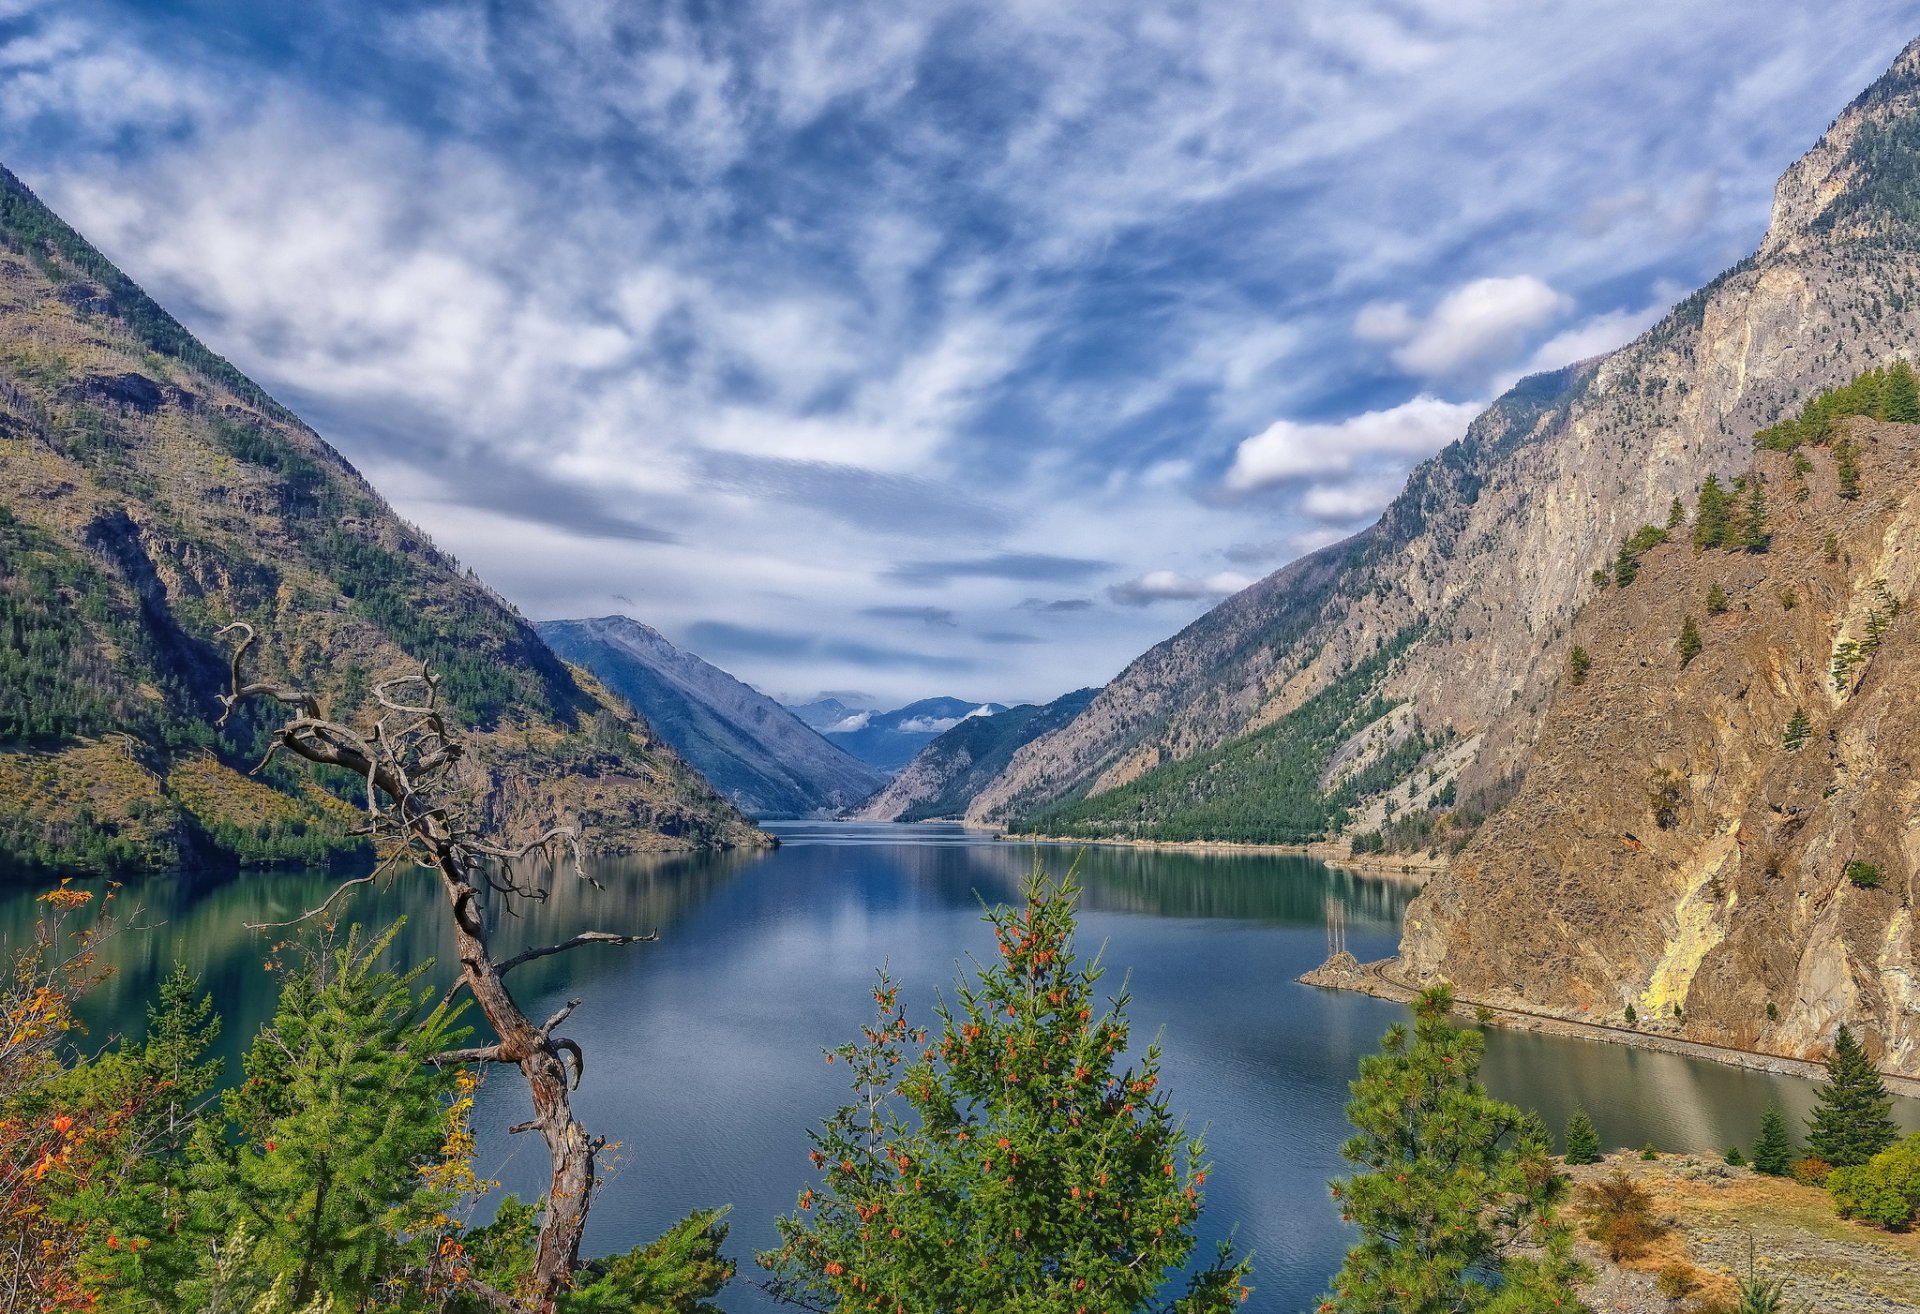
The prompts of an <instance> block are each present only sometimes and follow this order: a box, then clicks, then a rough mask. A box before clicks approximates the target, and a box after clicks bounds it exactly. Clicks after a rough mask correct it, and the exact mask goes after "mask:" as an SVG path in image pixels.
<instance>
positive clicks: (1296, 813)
mask: <svg viewBox="0 0 1920 1314" xmlns="http://www.w3.org/2000/svg"><path fill="white" fill-rule="evenodd" d="M1916 298H1920V43H1917V44H1916V45H1910V46H1909V47H1908V48H1907V49H1906V50H1905V51H1903V52H1902V54H1901V55H1900V57H1899V59H1898V60H1897V61H1896V62H1895V64H1894V66H1893V67H1892V69H1891V70H1890V71H1889V72H1888V73H1887V74H1886V75H1884V76H1883V77H1882V78H1880V79H1879V80H1878V81H1876V82H1875V83H1874V84H1873V86H1871V87H1870V88H1868V89H1867V91H1865V92H1864V93H1863V94H1862V95H1861V96H1860V97H1859V98H1858V99H1856V100H1855V101H1854V102H1853V103H1852V104H1851V105H1849V106H1848V107H1847V108H1846V109H1845V111H1844V112H1843V113H1842V114H1841V115H1840V117H1839V118H1838V119H1837V120H1836V121H1835V122H1834V124H1833V125H1832V126H1831V128H1830V129H1829V130H1828V131H1827V133H1826V134H1825V135H1824V136H1823V137H1822V138H1821V140H1820V142H1819V144H1818V145H1817V146H1816V147H1815V148H1814V149H1813V150H1812V151H1810V152H1809V153H1808V154H1807V155H1806V156H1805V157H1803V158H1802V159H1801V160H1800V161H1799V162H1798V163H1796V164H1795V165H1794V166H1793V167H1792V168H1791V169H1789V170H1788V172H1787V173H1786V175H1785V176H1784V177H1783V178H1782V179H1781V180H1780V183H1779V185H1778V187H1777V189H1776V194H1775V202H1774V209H1773V215H1772V220H1771V226H1770V228H1769V231H1768V233H1767V236H1766V239H1765V242H1764V243H1763V244H1762V246H1761V248H1760V250H1759V251H1758V252H1757V253H1755V254H1754V255H1753V256H1752V257H1750V258H1748V259H1746V260H1743V261H1741V262H1740V263H1739V264H1738V265H1736V266H1735V267H1734V268H1732V269H1730V270H1728V271H1727V272H1726V273H1724V274H1723V275H1721V276H1720V277H1719V278H1716V279H1715V280H1714V281H1713V282H1712V283H1710V284H1709V285H1707V286H1706V287H1704V288H1702V289H1700V290H1699V291H1698V292H1695V293H1694V294H1692V295H1691V296H1689V297H1687V298H1686V299H1685V300H1684V301H1682V302H1681V303H1680V304H1679V305H1678V306H1676V307H1675V308H1674V309H1673V310H1672V312H1670V313H1669V314H1668V315H1667V316H1666V317H1665V318H1664V319H1663V320H1661V321H1660V322H1659V323H1658V324H1656V325H1655V326H1654V327H1653V328H1652V329H1650V330H1648V331H1647V332H1646V333H1645V334H1643V335H1642V336H1641V337H1640V338H1639V339H1638V340H1636V341H1635V342H1633V343H1631V344H1629V345H1628V346H1626V347H1623V348H1621V349H1620V350H1618V351H1615V352H1613V353H1612V354H1610V355H1608V356H1606V357H1604V358H1601V359H1598V360H1595V361H1590V362H1587V363H1584V364H1582V365H1578V366H1574V367H1570V368H1568V369H1565V370H1561V371H1559V372H1557V373H1554V374H1549V375H1541V376H1536V377H1533V378H1530V379H1527V380H1524V381H1522V382H1521V383H1520V384H1519V385H1517V386H1516V387H1515V388H1514V389H1513V390H1512V391H1511V392H1509V393H1508V394H1507V395H1506V396H1504V397H1502V398H1501V399H1500V400H1499V401H1497V402H1496V403H1494V405H1493V406H1492V407H1490V408H1489V409H1488V410H1487V412H1486V413H1485V414H1483V415H1482V416H1481V417H1480V418H1479V419H1478V420H1477V421H1476V422H1475V423H1474V424H1473V425H1472V426H1471V428H1470V429H1469V431H1468V433H1467V435H1466V436H1465V438H1463V439H1462V440H1461V441H1460V442H1458V443H1455V444H1453V445H1452V446H1450V447H1448V448H1447V449H1446V450H1444V451H1443V452H1441V453H1440V454H1439V455H1437V456H1435V457H1434V458H1432V459H1431V460H1429V461H1427V462H1425V463H1424V464H1422V465H1421V466H1420V467H1419V468H1417V469H1416V470H1415V471H1414V472H1413V474H1412V476H1411V477H1410V478H1409V480H1408V483H1407V487H1406V489H1405V490H1404V491H1403V492H1402V493H1401V495H1400V496H1399V497H1398V498H1397V499H1396V500H1395V501H1394V502H1393V504H1392V505H1391V506H1390V507H1389V508H1388V510H1387V511H1386V513H1385V514H1384V515H1383V516H1382V517H1381V519H1380V520H1379V521H1378V522H1377V523H1376V524H1375V525H1373V526H1372V527H1371V528H1369V529H1368V530H1366V531H1364V532H1363V533H1361V534H1359V535H1357V536H1355V537H1354V538H1352V539H1349V540H1348V541H1346V542H1343V543H1340V544H1337V545H1335V546H1333V547H1329V548H1326V549H1323V550H1322V551H1320V552H1317V553H1315V554H1313V555H1311V556H1309V557H1306V558H1304V559H1302V560H1300V561H1298V562H1295V563H1294V564H1292V565H1290V566H1288V567H1287V568H1285V569H1283V570H1281V571H1279V572H1277V573H1276V574H1274V575H1272V576H1269V577H1268V578H1267V579H1265V580H1262V581H1261V582H1259V583H1257V584H1255V585H1254V586H1252V587H1251V588H1249V589H1247V590H1245V591H1243V592H1242V593H1240V594H1238V595H1236V596H1235V597H1233V598H1231V599H1229V600H1227V601H1226V602H1224V603H1222V604H1221V605H1220V606H1219V607H1217V608H1215V609H1214V610H1213V611H1211V612H1209V613H1208V614H1207V615H1205V616H1203V617H1202V618H1200V619H1199V620H1198V621H1196V622H1194V624H1192V625H1191V626H1189V627H1188V628H1187V629H1186V630H1184V631H1182V632H1181V633H1180V634H1178V635H1176V636H1174V637H1173V638H1171V639H1169V640H1167V641H1166V642H1164V643H1162V644H1160V645H1158V646H1157V647H1155V648H1153V649H1152V650H1150V651H1149V652H1147V653H1146V654H1144V655H1143V656H1142V657H1140V658H1139V659H1138V660H1136V661H1135V662H1134V663H1133V664H1132V665H1131V666H1129V667H1128V668H1127V669H1126V670H1125V671H1124V672H1122V673H1121V675H1120V676H1119V677H1118V678H1116V679H1115V680H1114V681H1113V683H1112V684H1110V685H1108V686H1107V687H1106V688H1105V689H1104V690H1102V692H1101V693H1100V695H1099V696H1098V697H1097V698H1095V699H1094V701H1093V702H1092V704H1090V705H1089V706H1088V708H1087V709H1086V711H1084V712H1082V713H1081V714H1080V715H1079V716H1078V717H1076V718H1075V719H1074V720H1073V721H1072V722H1071V723H1069V724H1068V725H1066V726H1064V727H1062V728H1061V729H1059V730H1057V731H1054V732H1053V733H1051V734H1048V735H1044V736H1042V737H1041V738H1039V739H1037V740H1035V741H1034V742H1033V743H1032V744H1029V745H1028V746H1027V747H1025V748H1023V749H1022V750H1021V751H1020V752H1019V753H1017V754H1016V755H1015V757H1014V760H1013V761H1012V763H1011V764H1010V765H1009V766H1008V768H1007V770H1006V771H1005V772H1003V773H1002V774H1001V775H1000V777H999V778H998V779H997V780H995V781H994V782H992V783H991V784H990V785H989V786H988V787H987V788H986V789H984V790H982V791H981V793H980V795H979V796H978V797H977V798H976V799H975V800H974V801H973V803H972V804H971V806H970V807H969V810H968V815H969V817H970V818H971V819H972V820H975V821H981V822H1009V821H1012V822H1019V823H1022V824H1024V825H1025V826H1026V827H1027V828H1030V829H1040V830H1058V831H1059V832H1061V833H1069V834H1086V835H1140V836H1145V837H1149V838H1154V837H1166V836H1172V835H1176V834H1177V835H1182V836H1192V837H1201V836H1205V835H1214V834H1218V835H1225V834H1229V833H1232V832H1231V829H1230V828H1231V827H1233V826H1236V825H1239V824H1240V819H1243V818H1250V817H1263V816H1270V815H1271V816H1275V817H1278V818H1280V819H1281V820H1282V821H1284V827H1283V828H1285V829H1287V830H1289V831H1291V830H1293V829H1295V828H1297V829H1298V830H1299V831H1300V832H1301V833H1302V834H1305V833H1312V832H1315V831H1317V830H1319V829H1321V828H1325V827H1331V826H1334V825H1336V824H1339V823H1340V822H1341V821H1342V819H1343V818H1344V817H1347V816H1350V815H1351V814H1352V812H1353V809H1352V808H1350V807H1348V806H1347V805H1348V804H1349V803H1350V802H1351V803H1355V804H1362V805H1363V806H1364V809H1365V810H1366V813H1367V815H1368V816H1369V818H1370V820H1369V822H1368V823H1366V824H1373V823H1374V822H1375V821H1377V820H1378V813H1379V811H1380V809H1381V805H1382V799H1383V797H1384V796H1385V794H1386V793H1388V792H1389V787H1391V788H1393V789H1398V790H1399V791H1400V796H1401V797H1402V798H1404V795H1405V791H1406V788H1407V786H1409V785H1414V786H1416V787H1417V788H1416V794H1417V796H1418V798H1417V805H1418V804H1428V803H1430V804H1431V806H1432V807H1433V808H1448V809H1450V810H1453V811H1461V812H1471V811H1473V810H1475V806H1477V804H1476V805H1470V803H1469V801H1470V800H1477V801H1481V802H1484V803H1485V804H1486V805H1489V806H1490V805H1491V804H1492V803H1493V802H1495V801H1497V800H1498V799H1500V798H1502V797H1504V796H1506V795H1507V794H1509V793H1510V792H1511V788H1512V782H1513V780H1514V779H1515V777H1516V776H1517V775H1518V774H1520V773H1523V772H1524V769H1525V767H1526V764H1527V762H1528V759H1529V756H1530V754H1531V752H1532V749H1533V746H1534V744H1535V742H1536V741H1537V739H1538V736H1539V733H1540V726H1541V722H1542V718H1543V717H1544V715H1545V713H1546V709H1547V705H1548V700H1549V695H1550V693H1551V690H1552V688H1553V684H1554V681H1555V679H1556V678H1557V675H1558V672H1559V671H1560V669H1561V667H1562V665H1563V662H1564V659H1565V655H1566V650H1567V646H1568V642H1569V640H1568V637H1567V636H1568V632H1569V629H1570V627H1571V625H1572V622H1573V618H1574V615H1575V613H1576V611H1577V610H1578V609H1579V607H1580V606H1581V605H1582V604H1583V603H1584V602H1586V601H1587V600H1588V598H1589V597H1590V596H1591V593H1592V590H1593V588H1594V585H1593V583H1592V575H1593V572H1594V571H1595V570H1596V569H1599V568H1601V567H1602V566H1604V565H1606V564H1607V563H1609V562H1610V561H1611V559H1612V558H1613V556H1614V554H1615V551H1616V550H1617V549H1618V547H1619V546H1620V544H1621V543H1622V541H1623V540H1624V539H1625V538H1626V537H1627V536H1628V535H1629V534H1631V533H1632V532H1633V531H1634V529H1635V528H1636V527H1638V526H1640V525H1642V524H1645V523H1648V522H1653V523H1660V522H1661V521H1663V520H1664V518H1665V515H1666V512H1667V508H1668V506H1669V504H1670V503H1671V502H1672V500H1673V499H1674V498H1675V497H1689V498H1690V497H1691V496H1692V494H1693V492H1694V490H1695V489H1696V488H1698V487H1699V485H1700V483H1701V481H1702V480H1703V479H1705V478H1706V477H1707V476H1708V475H1716V476H1718V477H1720V478H1721V479H1722V480H1725V479H1728V478H1731V477H1732V476H1734V475H1736V474H1738V473H1739V472H1741V471H1743V470H1744V469H1746V467H1747V466H1748V464H1749V463H1750V461H1751V460H1752V437H1753V434H1754V433H1755V431H1756V430H1759V429H1761V428H1763V427H1765V426H1767V425H1769V424H1772V423H1773V422H1774V421H1776V420H1778V419H1780V418H1781V417H1782V416H1783V415H1785V414H1787V413H1788V412H1790V411H1791V410H1792V409H1794V408H1797V407H1798V406H1799V405H1800V404H1801V402H1802V401H1803V400H1805V399H1806V398H1807V397H1809V396H1811V395H1813V394H1814V393H1816V392H1818V391H1819V390H1820V389H1822V388H1825V387H1829V386H1833V385H1836V384H1839V383H1843V382H1845V381H1846V380H1848V379H1851V378H1852V377H1854V376H1855V375H1856V374H1858V373H1860V372H1861V371H1862V370H1864V369H1866V368H1868V367H1870V366H1873V365H1876V364H1884V363H1886V362H1887V361H1889V360H1891V359H1892V358H1894V357H1895V356H1896V355H1899V354H1902V353H1907V354H1911V353H1913V351H1914V350H1915V344H1916V337H1915V333H1916V327H1917V326H1920V304H1916ZM1397 646H1398V647H1404V651H1403V652H1400V653H1398V654H1396V655H1394V656H1393V657H1392V659H1391V660H1390V661H1386V662H1378V661H1377V659H1378V658H1379V656H1380V655H1381V654H1383V653H1389V652H1391V651H1392V650H1393V649H1394V648H1395V647H1397ZM1369 662H1375V665H1374V667H1373V669H1371V670H1369V669H1367V666H1366V664H1367V663H1369ZM1356 677H1358V678H1356ZM1322 697H1325V698H1329V699H1331V700H1332V703H1333V705H1331V706H1328V705H1326V704H1325V703H1323V704H1321V705H1318V706H1316V705H1315V702H1314V700H1315V699H1316V698H1322ZM1296 714H1299V715H1304V716H1306V717H1307V719H1308V720H1309V721H1310V722H1311V725H1312V728H1313V733H1314V735H1315V736H1318V737H1317V738H1316V739H1315V742H1314V744H1313V745H1311V746H1308V747H1300V746H1293V747H1287V748H1280V747H1278V746H1277V745H1276V743H1275V736H1263V735H1262V733H1261V732H1262V731H1263V730H1265V729H1266V728H1268V727H1278V726H1279V723H1280V722H1282V720H1283V718H1288V717H1290V716H1293V715H1296ZM1293 724H1295V725H1297V723H1293ZM1290 734H1291V731H1283V732H1281V733H1280V735H1279V737H1280V738H1286V737H1288V735H1290ZM1416 735H1417V736H1420V737H1421V742H1422V748H1421V751H1419V752H1417V753H1416V752H1414V751H1412V750H1411V749H1408V748H1407V747H1406V744H1407V743H1408V740H1409V739H1410V738H1411V737H1413V736H1416ZM1203 754H1212V755H1213V756H1212V757H1210V758H1207V759H1206V760H1205V761H1204V762H1203V761H1202V758H1201V755H1203ZM1362 772H1372V773H1373V778H1371V779H1369V780H1367V781H1366V782H1365V783H1366V784H1367V785H1368V786H1369V787H1370V788H1373V789H1376V790H1378V791H1379V793H1378V794H1377V795H1376V796H1375V797H1374V798H1372V799H1371V800H1363V799H1359V798H1354V799H1348V798H1347V797H1346V794H1345V793H1344V792H1343V791H1345V790H1346V788H1347V787H1346V786H1345V785H1344V784H1343V783H1342V782H1343V781H1346V780H1351V779H1352V778H1354V777H1355V775H1356V774H1357V773H1362ZM1023 819H1024V820H1023Z"/></svg>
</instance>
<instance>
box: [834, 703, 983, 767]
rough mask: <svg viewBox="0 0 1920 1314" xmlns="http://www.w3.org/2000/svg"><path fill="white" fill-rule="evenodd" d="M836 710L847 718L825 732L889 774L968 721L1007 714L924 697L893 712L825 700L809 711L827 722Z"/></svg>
mask: <svg viewBox="0 0 1920 1314" xmlns="http://www.w3.org/2000/svg"><path fill="white" fill-rule="evenodd" d="M834 709H837V710H839V711H840V712H842V713H843V715H841V716H840V717H839V718H838V719H837V720H831V721H828V722H827V724H825V725H823V726H821V727H820V733H821V734H823V735H826V736H827V738H828V739H829V740H830V741H831V742H832V743H834V744H835V745H837V746H838V747H840V748H843V749H845V750H846V751H847V752H848V753H851V754H852V755H853V756H854V757H857V758H859V759H860V760H861V761H862V762H865V763H866V764H867V765H868V766H871V767H877V768H879V769H880V770H881V771H884V772H886V773H887V774H888V775H892V774H893V773H894V772H896V771H898V770H900V768H902V767H904V766H905V765H906V764H907V763H908V762H910V761H912V760H913V755H914V754H915V753H918V752H919V751H920V750H921V749H922V748H925V747H926V746H927V745H928V744H930V743H932V742H933V740H934V739H935V738H936V737H938V736H940V735H942V734H945V733H946V732H947V731H949V730H951V729H953V727H954V726H956V725H958V724H960V722H961V721H963V720H965V719H966V718H967V717H970V716H971V717H982V716H997V715H999V714H1000V713H1001V712H1004V711H1006V710H1007V709H1006V708H1005V707H1004V706H1002V705H1001V704H999V703H970V702H968V701H967V700H966V699H964V698H922V699H921V700H920V701H919V702H917V703H908V704H907V705H906V706H905V707H896V708H894V709H893V710H892V711H890V712H879V711H872V710H856V709H854V708H850V707H847V706H846V705H844V704H842V703H841V702H840V701H839V700H838V699H823V700H821V701H820V702H817V703H810V704H808V705H807V706H806V708H805V709H804V710H805V711H806V712H807V714H808V715H809V716H810V717H812V718H815V719H824V718H825V717H826V716H827V715H828V714H829V712H830V711H831V710H834Z"/></svg>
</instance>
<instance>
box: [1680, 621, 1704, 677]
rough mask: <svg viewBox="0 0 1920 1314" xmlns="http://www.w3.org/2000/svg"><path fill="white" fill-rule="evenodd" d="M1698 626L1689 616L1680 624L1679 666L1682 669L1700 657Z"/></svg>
mask: <svg viewBox="0 0 1920 1314" xmlns="http://www.w3.org/2000/svg"><path fill="white" fill-rule="evenodd" d="M1700 648H1701V643H1700V626H1699V625H1698V624H1696V623H1695V621H1694V619H1693V617H1691V616H1689V617H1687V618H1686V620H1684V621H1682V622H1681V623H1680V665H1681V666H1682V667H1683V668H1684V667H1686V666H1687V665H1688V664H1689V663H1690V662H1692V661H1693V659H1694V658H1695V657H1698V656H1699V655H1700Z"/></svg>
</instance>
